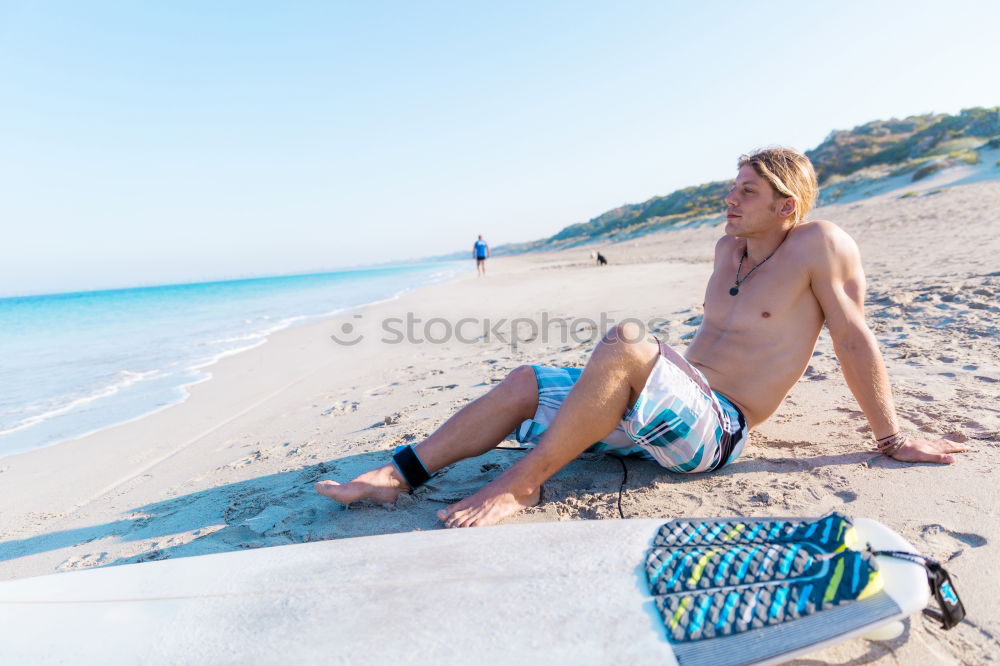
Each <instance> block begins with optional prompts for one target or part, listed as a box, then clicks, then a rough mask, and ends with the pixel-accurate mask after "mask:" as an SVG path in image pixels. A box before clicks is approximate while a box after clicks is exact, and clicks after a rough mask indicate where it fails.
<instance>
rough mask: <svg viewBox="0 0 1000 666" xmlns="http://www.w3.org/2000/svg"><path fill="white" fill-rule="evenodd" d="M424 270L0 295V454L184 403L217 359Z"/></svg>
mask: <svg viewBox="0 0 1000 666" xmlns="http://www.w3.org/2000/svg"><path fill="white" fill-rule="evenodd" d="M462 270H467V265H463V264H459V263H455V262H448V263H427V264H413V265H408V266H398V267H392V268H373V269H365V270H347V271H338V272H331V273H320V274H313V275H296V276H285V277H271V278H254V279H245V280H228V281H220V282H202V283H196V284H180V285H169V286H158V287H136V288H130V289H112V290H104V291H88V292H77V293H66V294H47V295H38V296H21V297H13V298H2V299H0V378H2V379H0V456H4V455H10V454H12V453H19V452H23V451H27V450H31V449H35V448H39V447H42V446H48V445H50V444H56V443H59V442H63V441H66V440H71V439H76V438H78V437H81V436H83V435H86V434H89V433H92V432H95V431H98V430H101V429H104V428H107V427H109V426H112V425H116V424H119V423H124V422H127V421H131V420H134V419H137V418H140V417H142V416H144V415H147V414H150V413H152V412H154V411H157V410H160V409H162V408H164V407H168V406H170V405H174V404H177V403H179V402H182V401H184V400H185V399H186V397H187V395H188V393H187V390H186V388H187V387H189V386H191V385H193V384H196V383H198V382H201V381H205V380H206V379H209V378H210V377H211V366H212V364H214V363H215V362H216V361H218V360H219V359H221V358H223V357H225V356H229V355H232V354H237V353H239V352H241V351H245V350H247V349H250V348H252V347H256V346H258V345H261V344H263V343H264V342H266V340H267V337H268V336H269V335H271V334H272V333H275V332H277V331H280V330H282V329H285V328H288V327H290V326H297V325H302V324H306V323H310V322H314V321H318V320H320V319H323V318H326V317H330V316H334V315H337V314H340V313H343V312H348V311H351V310H356V309H358V308H360V307H362V306H365V305H368V304H371V303H377V302H381V301H386V300H390V299H393V298H397V297H398V296H400V295H401V294H403V293H404V292H406V291H409V290H412V289H414V288H416V287H421V286H425V285H430V284H434V283H437V282H442V281H445V280H448V279H449V278H451V277H453V276H454V275H456V274H457V273H459V272H460V271H462Z"/></svg>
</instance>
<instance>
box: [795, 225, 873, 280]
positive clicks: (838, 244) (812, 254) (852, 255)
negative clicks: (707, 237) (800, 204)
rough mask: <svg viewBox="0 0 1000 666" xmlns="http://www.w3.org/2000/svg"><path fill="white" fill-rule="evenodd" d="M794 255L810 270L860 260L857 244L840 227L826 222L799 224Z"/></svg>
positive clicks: (796, 230)
mask: <svg viewBox="0 0 1000 666" xmlns="http://www.w3.org/2000/svg"><path fill="white" fill-rule="evenodd" d="M795 232H796V233H795V243H794V244H793V248H794V250H795V254H796V255H798V256H799V257H801V258H802V260H803V261H805V262H806V264H808V265H809V266H810V267H811V268H813V269H817V268H821V267H825V268H830V267H832V266H836V265H844V262H846V263H847V264H853V263H856V262H858V261H859V260H860V252H859V250H858V244H857V243H856V242H855V241H854V239H853V238H851V235H850V234H848V233H847V232H846V231H844V229H843V228H842V227H840V226H839V225H837V224H834V223H833V222H830V221H828V220H815V221H810V222H804V223H802V224H799V225H798V226H797V227H796V229H795Z"/></svg>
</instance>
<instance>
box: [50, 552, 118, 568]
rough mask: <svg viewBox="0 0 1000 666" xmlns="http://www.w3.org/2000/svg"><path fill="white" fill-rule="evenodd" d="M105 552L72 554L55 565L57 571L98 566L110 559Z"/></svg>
mask: <svg viewBox="0 0 1000 666" xmlns="http://www.w3.org/2000/svg"><path fill="white" fill-rule="evenodd" d="M110 559H111V558H110V557H109V556H108V554H107V553H87V554H86V555H74V556H73V557H71V558H69V559H68V560H66V561H65V562H63V563H62V564H60V565H59V566H57V567H56V569H57V570H58V571H73V570H74V569H89V568H90V567H99V566H101V565H102V564H107V563H108V562H109V561H110Z"/></svg>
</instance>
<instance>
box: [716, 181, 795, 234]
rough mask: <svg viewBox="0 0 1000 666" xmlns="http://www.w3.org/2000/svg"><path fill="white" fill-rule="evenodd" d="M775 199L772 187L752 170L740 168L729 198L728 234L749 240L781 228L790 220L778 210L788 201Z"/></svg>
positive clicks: (727, 205) (727, 207)
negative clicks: (785, 221)
mask: <svg viewBox="0 0 1000 666" xmlns="http://www.w3.org/2000/svg"><path fill="white" fill-rule="evenodd" d="M774 195H775V191H774V188H773V187H771V184H770V183H769V182H767V181H766V180H764V179H763V178H761V177H760V176H759V175H758V174H757V172H756V171H754V168H753V167H752V166H750V165H749V164H748V165H746V166H742V167H740V171H739V174H737V176H736V180H735V181H734V182H733V187H732V189H731V190H729V194H727V195H726V233H727V234H728V235H730V236H736V237H739V238H745V237H747V236H753V235H756V234H759V233H766V232H768V231H771V230H773V229H774V228H775V227H780V226H781V223H782V221H783V220H785V219H786V218H783V217H781V216H780V215H778V210H779V208H780V206H781V204H782V203H783V202H784V201H785V199H784V198H783V197H777V198H775V196H774Z"/></svg>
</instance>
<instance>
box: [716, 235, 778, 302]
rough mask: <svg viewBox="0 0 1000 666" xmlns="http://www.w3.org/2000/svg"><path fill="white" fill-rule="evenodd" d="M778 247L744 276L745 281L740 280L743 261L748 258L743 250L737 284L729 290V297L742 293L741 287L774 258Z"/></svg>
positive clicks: (737, 271) (745, 249) (738, 267)
mask: <svg viewBox="0 0 1000 666" xmlns="http://www.w3.org/2000/svg"><path fill="white" fill-rule="evenodd" d="M785 238H788V234H787V233H786V234H785ZM785 238H782V239H781V242H780V243H778V247H781V246H782V245H784V243H785ZM778 247H776V248H774V252H771V254H769V255H767V256H766V257H764V258H763V259H761V260H760V262H759V263H758V264H757V265H756V266H754V267H753V268H751V269H750V271H749V272H748V273H747V274H746V275H744V276H743V279H742V280H741V279H740V271H741V270H743V260H744V259H746V258H747V256H748V255H747V248H743V256H742V257H740V265H739V266H737V267H736V284H735V285H734V286H732V287H730V288H729V295H730V296H735V295H736V294H738V293H740V285H741V284H743V283H744V282H746V281H747V280H748V279H749V278H750V276H751V275H752V274H753V272H754V271H755V270H757V269H758V268H760V267H761V265H762V264H763V263H764V262H765V261H767V260H768V259H770V258H771V257H773V256H774V253H775V252H777V251H778Z"/></svg>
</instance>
